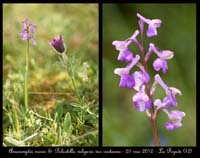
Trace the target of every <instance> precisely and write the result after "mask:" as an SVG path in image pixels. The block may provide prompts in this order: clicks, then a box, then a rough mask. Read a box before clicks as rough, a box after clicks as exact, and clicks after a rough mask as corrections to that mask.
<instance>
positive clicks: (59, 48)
mask: <svg viewBox="0 0 200 158" xmlns="http://www.w3.org/2000/svg"><path fill="white" fill-rule="evenodd" d="M49 45H50V46H52V47H53V48H54V49H55V50H56V52H57V53H58V54H62V53H65V47H64V43H63V38H62V36H61V35H60V37H54V38H53V40H52V41H51V42H49Z"/></svg>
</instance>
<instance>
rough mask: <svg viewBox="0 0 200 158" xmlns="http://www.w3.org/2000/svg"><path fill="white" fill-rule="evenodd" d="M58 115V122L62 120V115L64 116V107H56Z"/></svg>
mask: <svg viewBox="0 0 200 158" xmlns="http://www.w3.org/2000/svg"><path fill="white" fill-rule="evenodd" d="M56 113H57V117H58V120H60V119H61V118H62V115H63V106H62V105H61V104H59V105H58V106H57V107H56Z"/></svg>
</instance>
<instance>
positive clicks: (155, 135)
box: [139, 33, 160, 146]
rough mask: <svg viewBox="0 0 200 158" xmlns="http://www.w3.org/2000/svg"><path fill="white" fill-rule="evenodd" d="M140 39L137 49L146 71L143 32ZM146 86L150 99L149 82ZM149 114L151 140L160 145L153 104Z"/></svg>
mask: <svg viewBox="0 0 200 158" xmlns="http://www.w3.org/2000/svg"><path fill="white" fill-rule="evenodd" d="M141 40H142V42H141V43H142V45H141V46H139V49H140V51H141V53H142V60H143V64H144V70H145V71H146V72H147V73H148V66H147V61H145V54H144V39H143V33H142V34H141ZM145 86H146V93H147V95H148V97H149V98H150V99H151V100H153V99H152V96H151V94H150V87H149V84H145ZM150 114H151V117H150V118H149V119H150V122H151V128H152V134H153V141H154V145H155V146H160V140H159V135H158V128H157V123H156V117H154V109H153V106H152V107H151V109H150Z"/></svg>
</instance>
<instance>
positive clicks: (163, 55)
mask: <svg viewBox="0 0 200 158" xmlns="http://www.w3.org/2000/svg"><path fill="white" fill-rule="evenodd" d="M152 52H154V53H155V54H156V55H157V56H158V58H157V59H156V60H154V62H153V68H154V70H155V71H160V69H162V71H163V73H164V74H166V72H167V69H168V66H167V60H169V59H171V58H173V57H174V53H173V52H172V51H170V50H162V51H159V49H158V48H156V47H155V45H154V44H153V43H150V44H149V49H148V52H147V54H146V56H145V60H146V61H147V60H148V59H149V57H150V55H151V53H152Z"/></svg>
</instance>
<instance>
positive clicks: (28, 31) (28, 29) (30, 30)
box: [19, 19, 36, 46]
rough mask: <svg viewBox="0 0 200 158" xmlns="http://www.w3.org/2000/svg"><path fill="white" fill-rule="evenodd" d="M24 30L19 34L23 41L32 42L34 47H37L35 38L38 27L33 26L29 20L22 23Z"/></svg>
mask: <svg viewBox="0 0 200 158" xmlns="http://www.w3.org/2000/svg"><path fill="white" fill-rule="evenodd" d="M22 24H23V28H22V31H21V32H20V33H19V34H20V35H21V39H22V40H29V39H31V40H32V45H33V46H35V45H36V39H35V37H34V36H33V34H34V33H35V29H36V26H35V25H33V24H31V23H30V22H29V21H28V20H27V19H25V20H23V21H22Z"/></svg>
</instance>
